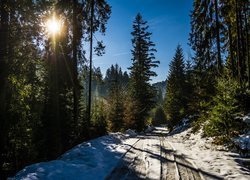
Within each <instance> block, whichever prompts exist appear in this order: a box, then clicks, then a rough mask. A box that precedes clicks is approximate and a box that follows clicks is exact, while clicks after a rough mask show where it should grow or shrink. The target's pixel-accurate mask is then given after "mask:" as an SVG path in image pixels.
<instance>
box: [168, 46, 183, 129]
mask: <svg viewBox="0 0 250 180" xmlns="http://www.w3.org/2000/svg"><path fill="white" fill-rule="evenodd" d="M185 81H186V78H185V64H184V56H183V50H182V48H181V46H180V45H178V46H177V49H176V52H175V55H174V58H173V60H172V61H171V63H170V69H169V75H168V78H167V87H166V96H165V112H166V114H167V119H168V120H169V123H170V126H171V127H173V126H175V125H176V124H178V123H179V122H180V120H181V119H182V118H183V117H184V116H185V111H186V108H187V94H186V82H185Z"/></svg>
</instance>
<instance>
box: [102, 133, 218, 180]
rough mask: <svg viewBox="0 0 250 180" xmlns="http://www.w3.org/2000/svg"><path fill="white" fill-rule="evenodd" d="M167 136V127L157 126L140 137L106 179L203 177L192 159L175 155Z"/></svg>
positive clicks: (191, 178)
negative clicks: (190, 160)
mask: <svg viewBox="0 0 250 180" xmlns="http://www.w3.org/2000/svg"><path fill="white" fill-rule="evenodd" d="M166 135H167V130H166V129H160V128H158V129H156V130H154V131H153V132H152V133H149V134H146V135H142V136H138V140H137V141H136V142H135V144H133V145H132V146H131V147H130V149H129V150H128V151H127V153H126V154H125V155H124V157H123V158H122V159H121V160H120V162H119V163H118V165H117V166H116V167H115V168H114V169H113V171H112V172H111V174H110V175H109V176H107V178H106V179H109V180H117V179H169V180H171V179H190V180H195V179H204V178H203V176H202V174H201V172H199V170H198V169H197V168H196V167H195V166H194V165H193V164H192V163H191V162H189V161H188V160H186V159H185V157H182V156H179V155H176V154H175V150H174V148H173V146H172V145H171V144H170V143H169V142H167V141H166V139H165V136H166ZM211 179H214V177H213V178H211Z"/></svg>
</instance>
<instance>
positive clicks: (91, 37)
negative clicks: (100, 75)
mask: <svg viewBox="0 0 250 180" xmlns="http://www.w3.org/2000/svg"><path fill="white" fill-rule="evenodd" d="M93 21H94V0H91V17H90V53H89V99H88V118H87V124H86V125H87V128H90V127H89V126H90V122H91V104H92V103H91V96H92V95H91V91H92V58H93V31H94V29H93V25H94V24H93ZM87 128H86V129H87ZM87 135H88V136H89V132H88V133H87Z"/></svg>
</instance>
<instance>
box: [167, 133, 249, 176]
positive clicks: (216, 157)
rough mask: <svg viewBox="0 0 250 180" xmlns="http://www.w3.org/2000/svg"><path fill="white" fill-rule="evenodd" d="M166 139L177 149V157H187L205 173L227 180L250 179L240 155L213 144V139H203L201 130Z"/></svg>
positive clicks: (176, 134) (174, 135)
mask: <svg viewBox="0 0 250 180" xmlns="http://www.w3.org/2000/svg"><path fill="white" fill-rule="evenodd" d="M166 139H167V141H168V142H170V143H171V145H172V146H173V147H174V148H175V149H176V154H177V155H182V156H185V157H187V159H188V160H189V161H191V162H193V163H194V164H195V165H196V166H197V167H198V168H200V169H201V170H202V171H203V172H209V173H212V174H213V175H215V176H219V177H223V178H225V179H250V171H249V170H248V169H246V168H245V167H243V166H241V165H240V164H239V163H238V162H239V160H240V157H239V155H238V154H237V153H232V152H228V151H226V150H225V148H224V147H222V146H216V145H214V144H212V141H213V139H212V138H202V131H201V130H200V131H199V132H198V133H196V134H193V133H192V128H188V129H187V130H185V131H182V132H179V133H175V134H173V135H171V136H168V137H167V138H166Z"/></svg>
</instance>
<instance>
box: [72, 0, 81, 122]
mask: <svg viewBox="0 0 250 180" xmlns="http://www.w3.org/2000/svg"><path fill="white" fill-rule="evenodd" d="M76 16H77V0H73V40H72V46H73V83H74V84H73V98H74V108H73V113H74V114H73V118H74V125H76V124H77V121H78V115H79V83H78V70H77V69H78V68H77V65H78V63H77V38H78V36H77V35H78V34H77V19H76Z"/></svg>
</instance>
